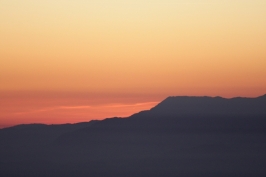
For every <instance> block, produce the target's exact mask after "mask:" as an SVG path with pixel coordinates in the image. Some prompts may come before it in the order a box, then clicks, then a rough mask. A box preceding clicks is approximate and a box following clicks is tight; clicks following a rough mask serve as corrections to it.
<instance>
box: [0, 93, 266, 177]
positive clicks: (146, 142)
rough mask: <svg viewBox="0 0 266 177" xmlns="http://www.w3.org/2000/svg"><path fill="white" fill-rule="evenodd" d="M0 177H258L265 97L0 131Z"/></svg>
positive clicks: (177, 100)
mask: <svg viewBox="0 0 266 177" xmlns="http://www.w3.org/2000/svg"><path fill="white" fill-rule="evenodd" d="M0 176H1V177H8V176H17V177H22V176H25V177H31V176H34V177H35V176H40V177H42V176H45V177H46V176H47V177H48V176H49V177H65V176H77V177H83V176H91V177H100V176H102V177H117V176H123V177H131V176H132V177H149V176H151V177H162V176H166V177H177V176H180V177H201V176H202V177H208V176H210V177H219V176H224V177H236V176H239V177H249V176H250V177H251V176H252V177H265V176H266V96H261V97H258V98H233V99H224V98H220V97H215V98H211V97H169V98H167V99H165V100H164V101H162V102H161V103H160V104H158V105H157V106H156V107H154V108H152V109H151V110H149V111H143V112H140V113H137V114H135V115H132V116H130V117H128V118H123V119H122V118H110V119H105V120H103V121H91V122H88V123H79V124H73V125H70V124H66V125H39V124H33V125H19V126H15V127H11V128H5V129H1V130H0Z"/></svg>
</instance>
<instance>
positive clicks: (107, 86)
mask: <svg viewBox="0 0 266 177" xmlns="http://www.w3.org/2000/svg"><path fill="white" fill-rule="evenodd" d="M0 24H1V25H0V96H1V97H0V98H1V100H0V106H1V108H0V112H1V115H0V127H1V126H2V127H3V126H9V125H14V124H18V123H34V122H35V123H65V122H71V123H73V122H80V121H88V120H91V119H101V118H105V117H112V116H128V115H130V114H132V113H134V112H138V111H140V110H142V109H149V108H151V107H152V106H154V105H156V103H158V102H159V101H161V100H162V99H164V98H165V97H167V96H170V95H208V96H217V95H218V96H223V97H234V96H250V97H255V96H259V95H262V94H265V93H266V33H265V31H266V2H265V0H233V1H232V0H220V1H214V0H134V1H133V0H87V1H86V0H56V1H55V0H45V1H41V0H23V1H21V0H0Z"/></svg>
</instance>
